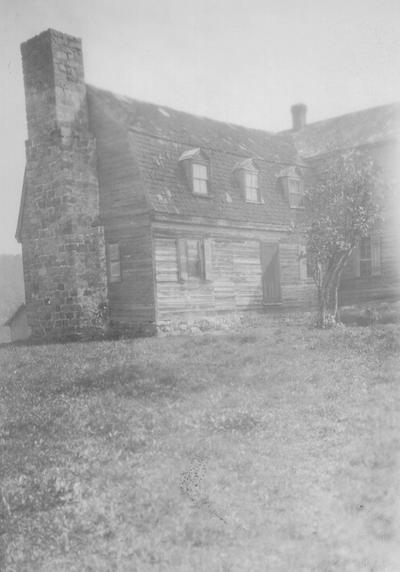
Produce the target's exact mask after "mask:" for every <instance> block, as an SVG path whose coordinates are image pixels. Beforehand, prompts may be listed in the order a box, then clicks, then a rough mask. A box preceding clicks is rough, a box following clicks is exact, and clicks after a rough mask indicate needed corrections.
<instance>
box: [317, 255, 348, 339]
mask: <svg viewBox="0 0 400 572" xmlns="http://www.w3.org/2000/svg"><path fill="white" fill-rule="evenodd" d="M352 250H353V249H350V250H348V251H346V252H344V253H343V252H342V253H341V254H340V256H339V257H336V258H334V259H332V260H331V261H330V263H329V264H328V266H327V268H326V270H325V273H324V277H323V280H322V283H321V285H320V287H319V288H318V306H319V307H318V319H317V327H318V328H322V329H326V328H330V327H331V326H334V325H335V324H336V323H337V321H338V290H339V282H340V277H341V275H342V272H343V268H344V266H345V264H346V262H347V260H348V258H349V256H350V254H351V251H352Z"/></svg>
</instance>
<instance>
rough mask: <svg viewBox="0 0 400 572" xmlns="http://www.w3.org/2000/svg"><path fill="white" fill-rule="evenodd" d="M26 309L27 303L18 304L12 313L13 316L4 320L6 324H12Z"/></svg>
mask: <svg viewBox="0 0 400 572" xmlns="http://www.w3.org/2000/svg"><path fill="white" fill-rule="evenodd" d="M24 310H25V304H21V305H20V306H18V308H17V309H16V310H15V312H14V313H13V314H11V316H10V317H9V318H8V320H7V321H6V322H4V324H3V325H4V326H11V325H12V323H13V321H14V320H15V319H16V318H17V317H18V316H19V315H20V314H21V312H23V311H24Z"/></svg>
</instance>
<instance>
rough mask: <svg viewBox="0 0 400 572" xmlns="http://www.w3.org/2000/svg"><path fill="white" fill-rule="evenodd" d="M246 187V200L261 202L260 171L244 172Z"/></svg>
mask: <svg viewBox="0 0 400 572" xmlns="http://www.w3.org/2000/svg"><path fill="white" fill-rule="evenodd" d="M244 189H245V196H246V201H248V202H249V203H259V202H260V197H259V193H258V173H257V172H251V171H245V172H244Z"/></svg>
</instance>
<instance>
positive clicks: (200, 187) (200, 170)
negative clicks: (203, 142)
mask: <svg viewBox="0 0 400 572" xmlns="http://www.w3.org/2000/svg"><path fill="white" fill-rule="evenodd" d="M179 161H180V162H181V163H182V165H183V167H184V171H185V175H186V180H187V182H188V184H189V186H190V188H191V190H192V193H193V194H194V195H196V196H199V197H207V196H208V195H209V190H210V177H209V164H210V161H209V159H208V157H207V155H206V154H205V153H204V152H203V151H202V150H201V149H190V150H189V151H185V152H184V153H182V155H181V156H180V157H179Z"/></svg>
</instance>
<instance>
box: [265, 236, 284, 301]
mask: <svg viewBox="0 0 400 572" xmlns="http://www.w3.org/2000/svg"><path fill="white" fill-rule="evenodd" d="M260 255H261V271H262V287H263V302H264V304H278V303H279V302H280V301H281V280H280V271H279V244H277V243H269V242H262V243H261V244H260Z"/></svg>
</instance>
